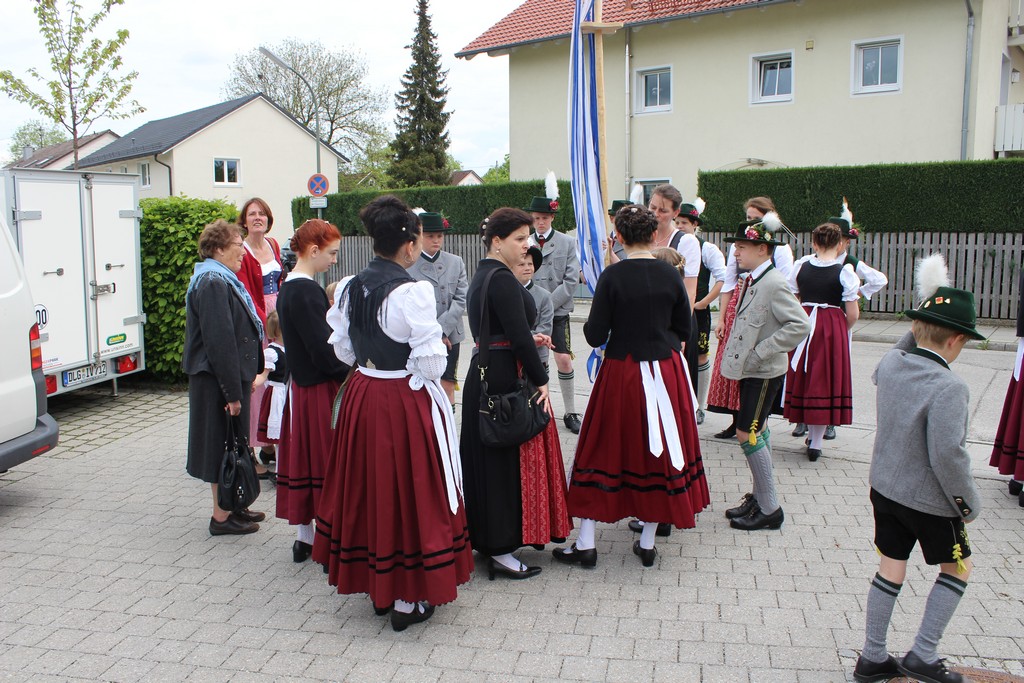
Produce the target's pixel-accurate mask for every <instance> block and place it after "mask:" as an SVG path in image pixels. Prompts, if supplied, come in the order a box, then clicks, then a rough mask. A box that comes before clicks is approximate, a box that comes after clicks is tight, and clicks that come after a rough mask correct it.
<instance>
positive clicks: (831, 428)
mask: <svg viewBox="0 0 1024 683" xmlns="http://www.w3.org/2000/svg"><path fill="white" fill-rule="evenodd" d="M834 438H836V428H835V425H828V426H827V427H825V441H831V440H832V439H834Z"/></svg>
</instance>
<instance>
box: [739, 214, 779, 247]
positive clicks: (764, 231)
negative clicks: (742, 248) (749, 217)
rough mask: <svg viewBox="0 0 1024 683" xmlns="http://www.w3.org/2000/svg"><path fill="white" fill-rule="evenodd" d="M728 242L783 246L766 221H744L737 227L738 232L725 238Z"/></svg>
mask: <svg viewBox="0 0 1024 683" xmlns="http://www.w3.org/2000/svg"><path fill="white" fill-rule="evenodd" d="M725 241H726V242H750V243H751V244H767V245H768V246H769V247H779V246H782V242H779V241H777V240H776V239H775V235H773V234H772V233H771V232H770V231H769V230H768V227H767V226H766V225H765V224H764V221H760V220H754V221H743V222H742V223H740V225H739V227H738V228H737V229H736V234H735V235H732V236H730V237H726V238H725Z"/></svg>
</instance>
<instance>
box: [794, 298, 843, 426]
mask: <svg viewBox="0 0 1024 683" xmlns="http://www.w3.org/2000/svg"><path fill="white" fill-rule="evenodd" d="M812 310H813V309H812V308H811V307H810V306H804V311H805V312H807V314H808V315H810V314H811V311H812ZM817 315H818V319H817V321H816V322H815V325H814V337H813V338H812V339H810V340H809V341H808V342H807V345H806V346H805V347H804V351H803V353H804V356H806V358H804V357H801V358H800V360H799V361H797V369H796V370H794V369H793V368H792V365H790V367H789V368H788V369H787V371H786V403H785V406H784V407H783V413H782V414H783V416H784V417H785V418H786V419H787V420H789V421H790V422H803V423H804V424H809V425H836V426H838V425H848V424H852V423H853V376H852V374H851V371H850V333H849V330H848V328H847V326H846V314H845V313H843V311H842V310H841V309H839V308H819V309H818V314H817ZM793 353H794V351H790V353H789V357H790V359H791V360H792V358H793ZM805 360H806V364H805V362H804V361H805ZM805 365H806V369H804V368H805Z"/></svg>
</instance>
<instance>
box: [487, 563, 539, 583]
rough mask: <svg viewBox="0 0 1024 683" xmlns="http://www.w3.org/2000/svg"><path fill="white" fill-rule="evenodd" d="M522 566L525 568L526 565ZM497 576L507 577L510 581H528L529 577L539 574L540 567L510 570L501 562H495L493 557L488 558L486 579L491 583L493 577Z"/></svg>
mask: <svg viewBox="0 0 1024 683" xmlns="http://www.w3.org/2000/svg"><path fill="white" fill-rule="evenodd" d="M520 564H522V563H520ZM523 566H524V567H526V565H523ZM499 574H500V575H501V576H507V577H508V578H510V579H515V580H517V581H518V580H520V579H528V578H530V577H531V576H537V574H540V567H526V569H510V568H509V567H506V566H505V565H503V564H502V563H501V562H495V561H494V558H493V557H488V558H487V578H488V579H489V580H491V581H494V577H495V576H498V575H499Z"/></svg>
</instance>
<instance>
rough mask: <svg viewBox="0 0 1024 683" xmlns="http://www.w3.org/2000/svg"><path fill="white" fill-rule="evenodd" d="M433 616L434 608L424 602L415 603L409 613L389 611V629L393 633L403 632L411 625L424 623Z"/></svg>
mask: <svg viewBox="0 0 1024 683" xmlns="http://www.w3.org/2000/svg"><path fill="white" fill-rule="evenodd" d="M433 615H434V606H433V605H428V604H427V603H425V602H419V603H416V606H415V607H413V609H412V611H411V612H409V613H406V612H399V611H398V610H391V628H392V629H394V630H395V631H404V630H405V629H407V628H409V627H410V626H412V625H413V624H419V623H421V622H424V621H426V620H427V619H429V618H430V617H432V616H433Z"/></svg>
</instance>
